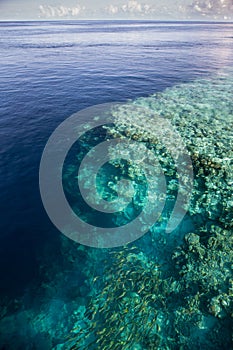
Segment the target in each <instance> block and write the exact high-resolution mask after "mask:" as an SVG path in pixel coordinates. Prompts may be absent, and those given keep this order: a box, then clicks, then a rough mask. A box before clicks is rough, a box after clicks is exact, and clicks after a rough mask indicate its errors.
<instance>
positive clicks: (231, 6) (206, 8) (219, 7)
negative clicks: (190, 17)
mask: <svg viewBox="0 0 233 350" xmlns="http://www.w3.org/2000/svg"><path fill="white" fill-rule="evenodd" d="M190 8H191V9H192V10H193V11H192V12H193V13H194V14H195V13H200V14H201V15H207V16H209V17H211V16H214V18H219V19H221V18H222V19H226V18H225V16H226V15H229V14H230V15H231V14H233V1H232V0H194V1H193V2H192V5H191V7H190Z"/></svg>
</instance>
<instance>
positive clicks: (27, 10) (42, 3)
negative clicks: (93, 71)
mask: <svg viewBox="0 0 233 350" xmlns="http://www.w3.org/2000/svg"><path fill="white" fill-rule="evenodd" d="M97 1H98V0H97ZM97 1H96V0H78V1H77V0H0V20H21V19H25V20H26V19H41V20H43V19H171V20H172V19H187V20H189V19H203V20H205V19H206V20H207V19H208V20H227V21H229V20H232V21H233V0H177V1H175V0H117V1H114V0H99V1H98V2H97Z"/></svg>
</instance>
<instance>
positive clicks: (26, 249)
mask: <svg viewBox="0 0 233 350" xmlns="http://www.w3.org/2000/svg"><path fill="white" fill-rule="evenodd" d="M232 33H233V24H223V23H222V24H218V23H178V22H176V23H162V22H161V23H160V22H127V21H125V22H124V21H119V22H103V21H92V22H88V21H82V22H2V23H0V52H1V55H0V99H1V103H0V144H1V147H0V171H1V173H0V193H1V208H0V210H1V211H0V213H1V220H0V225H1V229H0V242H1V243H0V281H1V282H0V287H1V297H2V298H4V296H5V295H7V296H11V297H12V298H17V297H20V296H22V295H25V293H26V291H28V290H30V288H32V287H31V283H32V282H33V281H35V280H36V279H37V276H38V275H39V272H40V265H41V259H43V258H41V257H43V256H44V254H45V253H44V252H45V250H46V247H49V248H48V251H49V252H50V253H49V254H51V264H52V263H53V262H54V261H56V266H58V269H59V267H60V269H61V271H62V270H63V269H65V268H66V269H68V270H69V266H66V264H67V262H66V259H65V258H64V256H62V254H60V251H61V243H60V239H59V237H60V235H61V234H60V233H59V232H58V230H56V229H55V228H54V226H53V225H52V223H51V222H50V220H49V219H48V217H47V214H46V213H45V211H44V208H43V205H42V202H41V199H40V193H39V185H38V169H39V163H40V158H41V154H42V151H43V148H44V146H45V144H46V141H47V139H48V137H49V136H50V134H51V133H52V132H53V130H54V129H55V128H56V127H57V126H58V125H59V124H60V123H61V121H63V120H64V119H65V118H67V117H68V116H70V115H71V114H72V113H74V112H77V111H79V110H81V109H83V108H85V107H90V106H93V105H96V104H101V103H106V102H117V101H121V102H125V101H127V100H128V99H135V98H136V97H142V96H148V95H150V94H152V93H155V92H158V91H163V90H164V89H165V88H167V87H171V86H174V85H176V84H179V83H181V82H189V81H192V80H194V79H196V78H202V77H208V76H209V75H211V74H213V73H216V72H218V71H219V70H221V69H222V68H224V67H226V66H232V64H233V55H232V49H233V36H232ZM69 244H70V245H71V246H72V245H75V243H74V242H71V243H69ZM51 247H53V249H51ZM45 255H46V254H45ZM46 258H47V257H46ZM46 263H47V264H48V261H47V260H46V262H45V264H46ZM54 264H55V262H54ZM64 266H65V267H64ZM45 275H46V274H44V276H45ZM42 276H43V274H42ZM40 279H41V274H40ZM45 279H46V277H45ZM81 280H82V276H80V281H81ZM33 283H34V282H33ZM80 283H81V282H80ZM27 293H29V294H30V292H27ZM3 300H4V299H3ZM24 300H25V305H27V307H32V305H33V303H34V302H35V301H33V298H32V296H31V297H28V298H27V297H25V299H24ZM35 303H36V302H35ZM35 307H36V306H35ZM22 337H23V336H22ZM44 348H46V346H45V347H44ZM41 349H43V346H41Z"/></svg>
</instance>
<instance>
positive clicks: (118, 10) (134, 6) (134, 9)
mask: <svg viewBox="0 0 233 350" xmlns="http://www.w3.org/2000/svg"><path fill="white" fill-rule="evenodd" d="M105 12H107V13H108V14H110V15H115V14H126V15H127V14H131V15H146V14H151V13H153V12H154V9H153V7H152V6H151V5H148V4H145V3H140V2H138V1H137V0H129V1H128V2H127V3H123V4H120V5H118V6H116V5H113V4H111V5H109V6H107V7H105Z"/></svg>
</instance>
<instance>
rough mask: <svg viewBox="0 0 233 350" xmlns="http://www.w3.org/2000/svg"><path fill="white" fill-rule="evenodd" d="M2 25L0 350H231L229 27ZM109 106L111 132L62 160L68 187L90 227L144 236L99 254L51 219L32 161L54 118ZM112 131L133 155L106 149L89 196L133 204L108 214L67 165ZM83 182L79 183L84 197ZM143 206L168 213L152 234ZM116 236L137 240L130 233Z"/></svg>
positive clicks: (88, 137)
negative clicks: (90, 202) (91, 201)
mask: <svg viewBox="0 0 233 350" xmlns="http://www.w3.org/2000/svg"><path fill="white" fill-rule="evenodd" d="M0 30H1V32H2V35H1V42H0V45H1V50H2V53H3V54H2V56H1V68H0V70H1V73H2V74H1V79H0V84H1V86H0V87H1V93H2V95H1V96H2V97H1V106H0V112H1V116H2V118H1V125H2V127H1V135H2V138H1V143H2V147H1V155H2V157H1V171H2V173H1V184H0V185H1V193H2V209H1V213H2V218H1V248H0V249H1V255H0V259H1V266H0V272H1V299H0V300H1V304H0V348H2V349H10V350H11V349H13V350H15V349H29V350H30V349H39V350H40V349H41V350H47V349H57V350H58V349H101V350H103V349H143V350H144V349H145V350H146V349H153V350H154V349H227V350H229V349H231V348H232V312H233V311H232V310H233V300H232V298H233V274H232V261H233V259H232V252H233V238H232V237H233V236H232V219H233V202H232V184H233V178H232V174H233V169H232V167H233V154H232V150H233V134H232V130H233V114H232V113H233V108H232V91H233V74H232V69H231V66H232V55H231V53H232V25H231V24H225V25H224V24H206V23H205V24H198V25H194V24H184V23H182V24H181V23H175V24H169V25H168V24H166V23H160V24H158V23H154V22H152V23H150V24H148V23H144V22H142V23H136V24H135V23H134V22H132V23H124V22H123V23H118V24H117V26H116V25H115V24H114V23H106V22H104V23H102V22H96V23H91V24H90V23H89V22H83V23H79V24H77V23H73V22H72V23H71V22H70V23H68V22H67V23H63V24H60V23H58V22H54V23H48V22H47V23H40V24H39V23H4V24H1V27H0ZM45 33H46V34H45ZM61 33H62V34H61ZM96 33H98V35H96ZM84 62H85V64H84ZM139 67H140V69H139ZM129 99H130V100H129ZM115 101H120V102H122V103H123V105H122V106H121V108H119V109H117V108H116V109H113V110H112V119H111V122H112V124H111V125H108V126H107V127H104V128H103V127H100V128H99V129H98V130H91V131H90V132H89V133H85V135H84V136H83V138H82V139H81V140H79V142H77V143H76V144H75V145H74V147H73V148H72V149H71V150H70V153H69V154H68V156H67V158H66V161H65V164H64V167H63V172H62V176H63V187H64V192H65V195H66V198H67V200H68V201H69V203H70V205H71V206H72V209H73V211H74V212H75V213H76V214H78V215H80V217H82V219H83V220H84V221H86V222H91V223H92V224H94V225H96V226H98V227H99V226H101V227H103V226H104V228H107V229H108V228H109V227H112V226H114V227H116V228H118V227H121V226H122V225H126V224H128V223H129V224H130V223H131V222H133V221H134V219H135V218H136V217H137V216H139V217H140V219H141V221H140V225H137V227H135V230H136V229H139V230H140V229H142V230H145V227H146V232H147V233H146V234H141V236H140V238H139V239H137V240H135V241H133V242H131V243H129V244H127V245H125V246H124V247H116V248H102V249H97V248H91V247H87V246H85V245H82V244H78V243H77V242H74V241H72V240H70V239H68V238H67V237H65V236H64V235H62V234H61V233H59V231H58V230H56V228H54V227H53V225H52V223H50V221H49V219H48V217H47V214H46V212H45V210H44V208H43V205H42V202H41V198H40V194H39V186H38V173H39V163H40V158H41V154H42V151H43V148H44V146H45V144H46V142H47V139H48V137H49V136H50V135H51V133H52V132H53V131H54V129H55V128H56V127H57V126H58V125H59V124H60V122H62V121H63V120H65V119H66V118H67V117H68V116H70V115H71V114H72V113H75V112H76V111H80V110H81V109H83V108H85V107H91V106H93V105H96V104H100V103H106V102H111V103H112V102H115ZM166 121H167V122H166ZM173 128H174V129H173ZM164 130H165V131H166V132H165V133H164V135H162V133H161V132H160V131H164ZM178 135H179V137H180V138H181V139H180V138H179V137H178ZM115 137H117V138H119V140H121V141H122V142H123V141H125V140H127V142H128V141H129V140H131V141H132V142H136V144H134V143H133V145H132V148H130V147H126V149H123V151H124V152H125V157H126V158H127V154H128V158H127V159H128V160H123V159H122V158H121V157H119V153H118V151H117V149H116V148H110V149H109V150H108V152H107V155H108V157H109V159H111V161H110V162H108V164H105V165H104V166H103V167H102V168H101V169H100V171H99V173H98V176H97V190H98V191H97V192H98V194H99V195H100V197H102V198H103V199H105V200H107V201H108V202H110V200H117V199H118V194H120V195H121V196H122V197H123V199H124V200H127V201H129V205H128V206H126V209H124V206H123V209H122V208H121V210H118V212H117V214H116V213H114V214H108V215H107V214H106V215H107V216H106V215H104V216H103V213H97V211H94V210H91V209H90V207H88V206H87V205H86V204H85V203H84V201H82V198H81V193H80V192H78V191H77V167H78V165H79V163H80V161H81V160H82V159H83V157H84V156H85V154H86V153H87V151H89V150H90V149H92V148H93V147H94V146H95V145H96V144H99V143H100V142H102V141H106V140H111V139H114V138H115ZM180 140H182V142H183V143H184V145H185V150H186V151H187V152H188V153H187V154H188V158H187V157H183V153H182V152H183V148H182V147H181V146H182V144H181V142H180ZM107 142H108V143H109V142H110V141H107ZM119 143H121V142H119ZM141 146H142V147H141ZM148 150H149V151H148ZM139 151H140V153H139ZM179 152H181V154H182V156H180V153H179ZM129 153H130V155H129ZM138 154H139V157H138ZM150 157H151V158H150ZM94 160H95V161H96V158H94V157H93V161H91V164H93V163H95V161H94ZM156 160H157V161H156ZM189 160H190V161H191V165H192V171H193V178H191V180H192V181H190V174H191V173H190V172H189V165H190V163H189ZM155 164H156V166H155ZM12 169H13V170H12ZM88 171H90V170H88ZM88 171H87V170H86V169H85V168H84V173H83V176H84V175H86V174H87V175H90V173H89V172H88ZM150 174H152V175H151V176H149V175H150ZM146 175H148V177H149V178H150V179H151V184H150V186H149V185H148V182H147V177H146ZM125 180H126V181H125ZM163 180H165V187H166V192H165V193H164V192H163V191H162V188H163ZM51 181H53V179H51ZM90 181H91V177H89V176H86V177H85V176H84V185H85V186H87V188H88V186H90ZM119 181H120V184H119ZM88 193H89V195H90V197H91V198H92V195H93V193H92V192H90V191H89V192H88ZM179 195H180V196H181V197H179ZM147 198H150V200H151V204H154V203H164V204H165V205H164V208H162V214H161V215H159V217H158V218H156V220H155V222H152V224H151V222H150V225H149V228H148V227H147V224H148V222H147V216H143V217H141V214H142V213H144V212H145V211H146V214H148V215H150V214H151V211H153V210H151V206H148V207H147V209H146V210H145V204H146V200H147ZM179 198H180V199H181V201H180V206H179V207H178V209H179V210H178V211H175V204H176V202H177V200H178V199H179ZM124 203H125V202H124ZM149 218H151V217H150V216H149ZM177 223H178V224H177ZM169 224H174V227H173V228H174V229H173V230H171V231H169V232H168V230H167V228H168V225H169ZM126 234H127V235H129V237H131V238H135V231H134V229H133V228H131V229H129V230H128V231H126ZM127 237H128V236H127ZM132 240H133V239H132Z"/></svg>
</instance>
